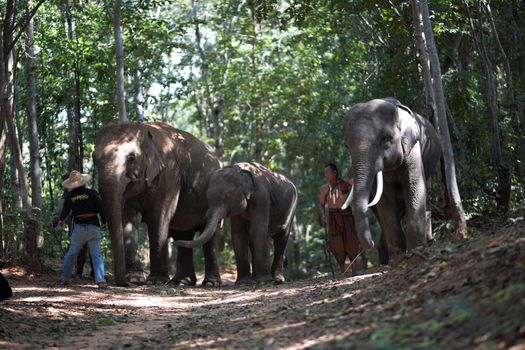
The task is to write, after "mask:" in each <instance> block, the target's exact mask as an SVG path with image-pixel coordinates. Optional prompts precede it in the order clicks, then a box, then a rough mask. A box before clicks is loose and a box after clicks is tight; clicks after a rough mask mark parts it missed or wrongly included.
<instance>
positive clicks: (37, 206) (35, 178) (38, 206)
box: [25, 19, 44, 250]
mask: <svg viewBox="0 0 525 350" xmlns="http://www.w3.org/2000/svg"><path fill="white" fill-rule="evenodd" d="M34 40H35V39H34V33H33V19H31V20H30V21H29V22H28V25H27V27H26V44H25V50H26V79H27V103H26V108H27V121H28V124H29V155H30V161H29V167H30V175H31V205H32V207H33V208H34V214H35V215H36V217H32V218H31V219H32V220H33V221H34V223H35V224H37V223H38V222H39V221H40V220H39V219H40V218H39V216H40V213H41V211H42V185H41V181H42V169H41V168H40V142H39V139H38V127H37V121H36V118H37V115H36V78H35V62H34V55H35V49H34ZM35 231H36V232H35V235H36V239H37V249H38V250H41V249H43V248H44V236H43V235H42V232H41V231H40V229H39V227H38V226H36V227H35Z"/></svg>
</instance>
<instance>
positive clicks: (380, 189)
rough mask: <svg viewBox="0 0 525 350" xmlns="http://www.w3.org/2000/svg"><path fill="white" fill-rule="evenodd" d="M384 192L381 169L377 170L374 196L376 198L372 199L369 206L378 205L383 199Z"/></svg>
mask: <svg viewBox="0 0 525 350" xmlns="http://www.w3.org/2000/svg"><path fill="white" fill-rule="evenodd" d="M382 194H383V172H382V171H381V170H380V171H378V172H377V189H376V195H375V196H374V200H372V202H371V203H369V204H368V207H369V208H370V207H373V206H374V205H376V204H377V203H378V202H379V200H380V199H381V195H382Z"/></svg>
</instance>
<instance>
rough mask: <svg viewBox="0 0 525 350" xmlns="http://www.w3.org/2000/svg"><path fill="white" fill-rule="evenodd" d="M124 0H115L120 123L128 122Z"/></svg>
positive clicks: (114, 13)
mask: <svg viewBox="0 0 525 350" xmlns="http://www.w3.org/2000/svg"><path fill="white" fill-rule="evenodd" d="M123 2H124V1H123V0H115V5H114V8H113V15H112V20H113V32H114V35H115V60H116V63H117V107H118V120H119V123H127V122H128V115H127V113H126V92H125V89H124V39H123V38H122V32H121V26H120V17H121V13H122V3H123Z"/></svg>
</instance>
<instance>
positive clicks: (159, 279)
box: [146, 275, 170, 286]
mask: <svg viewBox="0 0 525 350" xmlns="http://www.w3.org/2000/svg"><path fill="white" fill-rule="evenodd" d="M169 281H170V278H169V276H154V275H149V276H148V279H147V280H146V283H147V284H148V285H150V286H155V285H164V284H166V283H167V282H169Z"/></svg>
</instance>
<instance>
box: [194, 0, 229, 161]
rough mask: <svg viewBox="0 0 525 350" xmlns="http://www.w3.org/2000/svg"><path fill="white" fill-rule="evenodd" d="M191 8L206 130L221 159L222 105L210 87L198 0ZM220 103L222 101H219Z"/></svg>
mask: <svg viewBox="0 0 525 350" xmlns="http://www.w3.org/2000/svg"><path fill="white" fill-rule="evenodd" d="M191 9H192V11H191V12H192V17H193V23H194V25H195V41H196V42H195V46H196V48H197V51H198V52H199V57H200V59H201V74H202V79H203V81H204V90H205V100H206V103H207V105H208V106H207V112H206V114H205V115H206V116H209V117H207V118H206V120H207V122H206V126H207V127H206V130H207V133H208V135H207V136H208V137H210V138H213V140H214V146H215V153H216V155H217V157H218V158H219V159H220V158H221V157H222V153H223V150H222V130H221V112H222V106H220V105H218V104H217V105H216V104H215V103H214V102H213V97H212V92H211V87H210V72H209V66H208V59H207V57H206V51H205V50H204V47H203V43H202V38H201V33H200V25H199V18H198V7H197V2H196V0H192V1H191ZM219 103H220V102H219Z"/></svg>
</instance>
